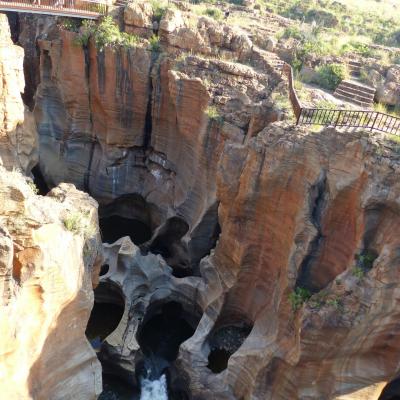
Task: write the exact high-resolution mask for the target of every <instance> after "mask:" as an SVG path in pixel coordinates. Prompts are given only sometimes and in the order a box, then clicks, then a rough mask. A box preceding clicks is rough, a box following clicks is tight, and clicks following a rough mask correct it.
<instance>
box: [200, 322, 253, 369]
mask: <svg viewBox="0 0 400 400" xmlns="http://www.w3.org/2000/svg"><path fill="white" fill-rule="evenodd" d="M251 330H252V326H251V325H248V324H241V325H230V326H223V327H221V328H219V329H217V330H215V332H214V333H213V334H212V336H211V338H210V339H209V345H210V354H209V355H208V365H207V367H208V368H209V369H210V370H211V371H212V372H214V373H215V374H218V373H220V372H222V371H224V370H225V369H226V368H227V367H228V361H229V358H230V357H231V355H232V354H233V353H235V352H236V351H237V350H238V349H239V347H240V346H241V345H242V343H243V342H244V341H245V339H246V338H247V336H249V334H250V332H251Z"/></svg>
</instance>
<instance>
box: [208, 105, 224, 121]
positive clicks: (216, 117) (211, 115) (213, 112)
mask: <svg viewBox="0 0 400 400" xmlns="http://www.w3.org/2000/svg"><path fill="white" fill-rule="evenodd" d="M205 113H206V115H207V117H208V119H209V120H210V121H214V122H218V123H222V122H223V121H224V119H223V117H222V116H221V115H220V113H219V111H218V109H217V107H216V106H214V105H212V106H208V107H207V109H206V111H205Z"/></svg>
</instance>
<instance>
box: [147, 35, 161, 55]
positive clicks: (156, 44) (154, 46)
mask: <svg viewBox="0 0 400 400" xmlns="http://www.w3.org/2000/svg"><path fill="white" fill-rule="evenodd" d="M149 42H150V47H151V50H152V51H160V37H159V36H158V35H152V36H151V38H150V39H149Z"/></svg>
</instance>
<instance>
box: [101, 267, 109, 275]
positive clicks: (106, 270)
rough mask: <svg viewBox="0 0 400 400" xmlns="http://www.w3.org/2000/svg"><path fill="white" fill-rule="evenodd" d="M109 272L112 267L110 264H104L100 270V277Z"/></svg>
mask: <svg viewBox="0 0 400 400" xmlns="http://www.w3.org/2000/svg"><path fill="white" fill-rule="evenodd" d="M109 270H110V266H109V265H108V264H103V265H102V266H101V269H100V276H104V275H107V274H108V271H109Z"/></svg>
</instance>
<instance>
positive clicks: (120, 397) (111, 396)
mask: <svg viewBox="0 0 400 400" xmlns="http://www.w3.org/2000/svg"><path fill="white" fill-rule="evenodd" d="M139 399H140V393H139V391H138V390H137V389H135V388H134V387H133V386H130V385H128V384H127V383H126V382H125V381H123V380H122V379H119V378H118V377H116V376H114V375H108V374H105V375H103V392H102V393H101V395H100V396H99V398H98V400H139Z"/></svg>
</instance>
